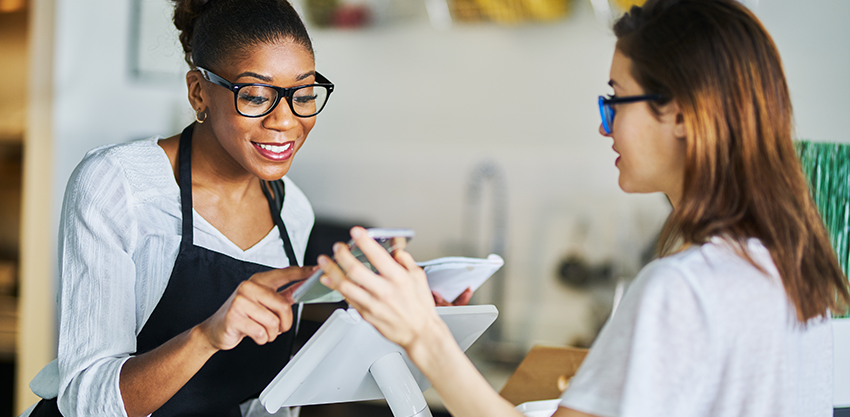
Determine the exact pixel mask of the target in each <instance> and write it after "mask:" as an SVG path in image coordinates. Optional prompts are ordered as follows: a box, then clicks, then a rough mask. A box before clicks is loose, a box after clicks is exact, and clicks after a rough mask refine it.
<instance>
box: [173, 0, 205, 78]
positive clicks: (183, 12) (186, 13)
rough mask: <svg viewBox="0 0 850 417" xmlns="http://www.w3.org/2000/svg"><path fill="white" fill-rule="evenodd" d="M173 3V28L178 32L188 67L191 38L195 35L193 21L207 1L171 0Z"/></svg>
mask: <svg viewBox="0 0 850 417" xmlns="http://www.w3.org/2000/svg"><path fill="white" fill-rule="evenodd" d="M172 1H173V2H174V19H173V20H174V26H175V27H176V28H177V30H179V31H180V44H181V45H182V46H183V54H184V55H185V58H184V59H185V60H186V63H187V64H189V67H192V68H194V66H195V65H194V64H193V63H192V37H193V35H194V34H195V21H196V20H197V19H198V16H200V15H201V10H202V9H203V8H204V6H206V5H207V3H208V2H209V0H172Z"/></svg>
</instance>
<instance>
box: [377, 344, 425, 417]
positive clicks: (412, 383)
mask: <svg viewBox="0 0 850 417" xmlns="http://www.w3.org/2000/svg"><path fill="white" fill-rule="evenodd" d="M369 373H370V374H372V377H373V378H375V382H376V383H378V387H379V388H380V389H381V392H382V393H383V394H384V398H386V399H387V404H389V406H390V410H392V412H393V416H395V417H431V410H430V409H428V404H427V403H426V402H425V397H424V396H422V392H420V391H419V385H417V384H416V380H415V379H413V374H411V373H410V370H409V369H407V364H405V363H404V359H402V358H401V354H400V353H398V352H392V353H388V354H386V355H385V356H383V357H382V358H381V359H378V360H376V361H375V363H373V364H372V366H370V367H369Z"/></svg>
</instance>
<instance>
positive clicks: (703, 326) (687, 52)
mask: <svg viewBox="0 0 850 417" xmlns="http://www.w3.org/2000/svg"><path fill="white" fill-rule="evenodd" d="M614 32H615V34H616V35H617V39H618V40H617V45H616V50H615V52H614V56H613V61H612V64H611V75H610V82H609V84H610V85H611V87H612V88H613V90H614V95H612V96H608V97H600V99H599V106H600V112H601V114H602V125H601V126H600V133H601V134H602V135H603V136H605V137H608V138H611V139H612V141H613V149H614V151H615V152H616V153H617V154H618V157H617V160H616V162H615V164H616V165H617V168H618V169H619V171H620V176H619V185H620V187H621V188H622V189H623V190H624V191H626V192H629V193H650V192H662V193H664V194H666V196H667V197H668V198H669V200H670V202H671V204H672V206H673V211H672V213H671V214H670V217H669V219H668V221H667V224H666V226H665V228H664V230H663V232H662V236H661V238H660V240H659V258H658V259H657V260H655V261H653V262H652V263H650V264H649V265H647V266H646V267H645V268H644V269H643V270H642V271H641V272H640V273H639V274H638V276H637V277H636V278H635V281H634V282H633V283H632V285H631V287H630V288H629V290H628V292H627V294H626V295H625V297H624V298H623V300H622V302H621V303H620V305H619V307H618V309H617V312H616V314H615V315H614V316H613V317H611V318H610V319H609V321H608V323H606V325H605V327H604V328H603V329H602V331H601V333H600V335H599V336H598V338H597V339H596V341H595V342H594V344H593V346H592V347H591V349H590V353H589V354H588V356H587V358H586V359H585V361H584V363H583V364H582V366H581V369H580V370H579V371H578V373H577V375H576V376H575V377H574V378H573V379H572V380H571V383H570V386H569V388H568V389H567V391H566V392H565V393H564V394H563V396H562V400H561V407H560V408H559V409H558V411H557V412H556V413H555V416H557V417H565V416H586V415H592V416H594V415H595V416H724V417H725V416H730V417H731V416H789V417H790V416H831V415H832V395H833V390H832V372H833V369H832V331H831V326H830V323H829V320H830V315H831V314H832V313H845V312H846V311H847V308H848V305H850V294H848V288H847V281H846V278H845V276H844V274H843V273H842V271H841V269H840V267H839V265H838V262H837V260H836V257H835V255H834V253H833V251H832V248H831V246H830V243H829V239H828V236H827V234H826V231H825V229H824V226H823V224H822V222H821V220H820V217H819V215H818V213H817V211H816V208H815V206H814V204H813V202H812V199H811V197H810V195H809V191H808V189H807V185H806V181H805V179H804V177H803V174H802V171H801V168H800V165H799V162H798V160H797V157H796V154H795V152H794V147H793V144H792V112H791V102H790V97H789V93H788V87H787V85H786V82H785V77H784V74H783V70H782V64H781V62H780V58H779V54H778V52H777V49H776V47H775V45H774V43H773V41H772V39H771V38H770V36H769V35H768V33H767V32H766V31H765V29H764V27H763V26H762V25H761V23H760V22H759V21H758V20H757V19H756V17H755V16H754V15H753V14H752V13H751V12H750V11H748V10H747V9H746V8H744V7H743V6H741V5H740V4H738V3H737V2H735V1H733V0H649V1H648V2H647V3H646V4H645V5H644V6H643V7H635V8H632V10H631V11H630V12H629V13H628V14H626V15H625V16H624V17H623V18H622V19H620V20H619V21H618V22H617V23H616V25H615V26H614ZM615 115H616V117H615ZM352 237H353V238H354V239H355V241H356V243H357V244H358V246H360V248H361V249H362V250H363V252H364V253H366V254H367V256H369V259H370V260H371V262H372V265H374V266H375V267H377V268H378V270H379V271H380V275H376V274H373V273H372V272H371V271H370V270H368V269H367V268H365V267H364V266H363V265H362V264H360V263H359V262H357V261H356V260H355V259H354V258H353V257H352V256H350V254H349V252H348V251H347V249H346V247H345V246H344V245H337V246H336V247H335V251H336V259H337V262H338V264H335V263H333V262H331V261H330V259H329V258H320V260H319V263H320V265H321V267H322V269H323V270H324V271H325V273H326V276H325V277H323V280H324V281H325V282H327V284H326V285H329V286H331V287H333V288H336V289H338V290H339V291H340V292H341V293H343V294H344V295H345V296H346V298H347V299H348V302H349V304H351V305H352V306H354V307H356V308H357V309H358V310H359V311H360V313H361V314H362V316H363V317H364V318H365V319H366V320H368V321H370V322H371V323H373V324H374V325H375V327H376V328H377V329H378V330H379V331H380V332H381V333H382V334H384V335H385V336H386V337H387V338H389V339H390V340H392V341H394V342H396V343H398V344H400V345H401V346H403V347H404V348H405V349H406V350H407V353H408V355H409V356H410V358H411V359H412V360H413V362H414V363H415V364H416V365H417V366H418V367H419V368H420V369H421V370H422V371H423V372H424V373H425V375H426V376H427V377H428V379H429V380H430V381H431V382H432V384H433V386H434V387H435V388H436V389H437V392H438V393H439V394H440V396H441V397H442V399H443V401H444V403H445V405H446V407H447V408H448V409H449V411H450V412H452V414H454V415H457V416H482V415H486V416H498V415H516V414H517V412H516V411H515V410H513V407H512V406H511V405H510V404H509V403H508V402H507V401H506V400H504V399H502V398H500V397H499V396H498V395H497V394H496V392H495V391H493V390H492V389H491V388H490V387H489V385H488V384H487V383H486V381H485V380H484V379H483V378H482V377H481V376H480V374H478V373H477V372H476V370H475V368H474V367H473V365H472V364H471V363H470V362H469V361H468V360H467V359H466V357H465V356H464V355H463V353H462V352H461V350H460V349H459V348H458V346H457V345H456V344H455V343H453V341H451V338H450V337H448V336H447V335H448V330H447V328H446V326H445V325H444V323H442V322H441V320H440V318H439V316H438V315H437V314H436V313H435V311H434V308H433V302H432V300H431V298H430V297H429V293H428V287H427V282H426V279H425V276H424V274H423V272H422V271H421V270H420V269H419V268H417V266H416V264H415V263H414V261H413V259H412V258H411V257H410V255H409V254H407V253H406V252H403V251H400V252H397V253H396V255H395V257H394V258H393V257H391V256H390V255H388V254H387V253H386V252H385V251H383V250H381V249H380V247H378V246H377V245H376V244H375V243H374V242H372V241H371V239H369V238H368V237H366V235H365V233H363V230H362V229H359V228H355V229H353V230H352Z"/></svg>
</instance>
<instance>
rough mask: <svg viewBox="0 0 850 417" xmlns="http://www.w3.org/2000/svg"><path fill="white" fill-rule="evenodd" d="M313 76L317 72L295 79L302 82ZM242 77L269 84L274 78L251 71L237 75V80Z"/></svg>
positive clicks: (307, 73)
mask: <svg viewBox="0 0 850 417" xmlns="http://www.w3.org/2000/svg"><path fill="white" fill-rule="evenodd" d="M311 75H313V76H315V75H316V71H310V72H306V73H304V74H301V75H299V76H297V77H295V81H301V80H303V79H305V78H307V77H309V76H311ZM242 77H253V78H256V79H258V80H261V81H265V82H267V83H270V82H272V77H269V76H267V75H262V74H257V73H256V72H251V71H245V72H243V73H241V74H239V75H237V76H236V79H237V80H238V79H240V78H242Z"/></svg>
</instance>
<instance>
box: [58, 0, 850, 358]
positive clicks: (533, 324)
mask: <svg viewBox="0 0 850 417" xmlns="http://www.w3.org/2000/svg"><path fill="white" fill-rule="evenodd" d="M146 1H149V0H146ZM163 1H164V0H163ZM758 7H759V8H758V11H757V14H758V15H759V16H761V17H762V18H763V19H764V23H765V25H766V26H767V28H768V30H769V31H771V33H772V34H773V36H774V38H775V40H776V42H777V43H778V45H779V49H780V52H781V53H782V56H783V58H784V61H785V64H786V68H787V72H788V79H789V83H790V85H791V90H792V94H793V99H794V105H795V109H796V112H797V132H798V135H799V136H800V137H802V138H812V139H819V140H828V141H850V137H848V136H847V135H846V134H845V133H844V131H843V126H842V124H841V123H839V122H838V121H840V120H843V118H844V117H845V116H846V114H850V101H848V100H847V99H846V95H847V94H848V93H850V79H848V77H847V76H846V74H847V73H848V72H850V71H849V70H850V48H847V42H848V40H850V29H848V27H847V25H846V24H845V23H844V18H843V16H846V15H848V14H850V2H847V1H843V0H831V1H826V0H822V1H818V2H806V3H804V2H799V1H792V0H773V1H772V0H761V2H760V4H759V6H758ZM129 15H130V0H121V1H116V0H85V1H83V0H65V1H60V2H58V9H57V11H56V18H57V22H56V23H57V27H56V46H57V59H56V86H55V115H56V118H55V120H56V122H55V126H54V131H55V132H56V137H55V141H56V155H54V156H53V157H52V158H51V157H50V156H48V155H46V156H45V163H50V162H49V161H51V160H52V161H54V163H55V178H56V183H55V196H56V208H55V212H56V213H58V210H59V204H61V195H62V190H63V189H64V185H65V182H66V181H67V178H68V175H69V174H70V172H71V170H72V169H73V167H74V166H75V165H76V163H77V162H78V161H79V160H80V159H81V158H82V156H83V155H84V153H85V151H86V150H88V149H90V148H92V147H94V146H96V145H100V144H107V143H112V142H119V141H126V140H130V139H134V138H140V137H144V136H147V135H150V134H156V133H158V134H164V135H169V134H173V133H176V132H178V131H179V129H180V127H181V126H182V125H183V124H184V123H186V122H187V121H188V120H191V113H190V111H191V110H190V109H189V108H188V105H187V104H185V103H186V99H185V95H186V94H185V87H183V86H182V83H181V81H180V77H179V76H175V78H174V80H175V81H171V82H161V83H146V82H140V81H136V80H133V79H132V78H131V77H130V75H129V70H128V58H127V45H128V42H129V39H128V33H129V25H128V20H129ZM164 18H165V17H164ZM311 33H312V36H313V38H314V46H315V49H316V55H317V65H316V67H317V69H318V70H319V71H321V72H322V73H323V74H325V75H326V76H327V77H329V78H330V79H331V80H333V81H334V82H335V83H336V85H337V90H336V92H335V93H334V95H333V96H332V98H331V102H330V104H329V105H328V108H327V109H326V110H325V112H324V113H322V115H321V116H320V117H319V122H318V124H317V127H316V128H315V129H314V131H313V133H312V134H311V136H310V139H309V141H308V143H307V146H305V147H304V148H303V150H302V151H301V152H300V153H299V155H298V157H297V159H296V162H295V164H294V167H293V169H292V171H291V176H292V178H293V179H295V180H296V181H297V182H298V184H299V185H300V186H301V187H302V189H303V190H304V191H305V192H306V193H307V195H308V197H310V199H311V201H312V202H313V205H314V207H315V210H316V212H317V214H318V215H322V216H333V217H338V218H345V219H360V220H363V221H367V222H369V223H372V224H374V225H380V226H399V227H412V228H414V229H416V230H417V232H418V234H417V237H416V239H415V240H414V243H413V245H412V247H411V248H410V249H411V251H412V252H413V253H414V255H415V256H416V257H417V258H419V259H430V258H433V257H438V256H444V255H450V254H455V253H456V248H457V244H458V242H459V241H460V239H461V238H462V236H461V234H460V229H461V217H462V209H463V196H464V190H465V187H466V182H467V178H468V176H469V174H470V171H471V170H472V169H473V167H474V166H475V165H476V164H478V163H479V162H481V161H483V160H492V161H495V162H496V163H497V164H499V166H501V168H502V169H503V171H504V173H505V175H506V179H507V192H508V196H509V201H510V203H509V206H508V215H509V225H508V226H509V229H508V233H509V238H510V244H509V246H508V251H507V256H508V261H509V263H508V265H507V267H506V268H507V278H508V282H509V285H508V289H509V294H510V297H509V300H508V302H507V303H506V305H504V306H502V307H503V309H504V311H505V312H506V314H505V315H504V316H503V317H502V318H501V320H504V322H505V323H506V325H507V326H508V327H507V332H508V336H509V337H510V338H512V339H513V340H516V341H518V342H520V343H523V344H525V343H530V342H531V341H547V342H550V343H569V342H572V341H573V340H575V339H576V338H582V337H586V336H587V335H589V334H590V333H591V332H592V329H591V325H590V324H589V321H588V320H587V319H586V318H587V317H588V316H589V315H590V314H591V297H588V296H586V295H583V294H580V293H577V292H576V291H574V290H570V289H567V288H564V287H561V286H559V285H556V284H555V281H554V268H555V266H556V264H557V262H558V260H559V259H560V258H561V257H562V256H563V255H565V254H567V253H569V252H577V253H582V254H584V255H585V256H587V257H588V258H590V259H592V260H602V259H606V258H612V259H614V260H615V261H617V262H618V263H619V264H621V267H622V270H623V271H624V273H629V272H632V273H633V272H634V271H633V269H634V266H633V264H634V263H635V261H634V258H635V257H636V253H637V249H638V248H640V247H642V246H644V245H645V244H647V242H648V241H649V240H650V239H651V237H652V236H653V234H654V233H655V232H656V230H657V228H658V227H659V226H660V224H661V222H662V221H663V217H664V216H665V215H666V212H667V207H666V202H665V201H664V199H663V197H662V196H659V195H644V196H627V195H625V194H624V193H622V192H621V191H620V190H619V189H618V187H617V183H616V179H617V170H616V168H615V167H614V154H613V152H612V151H611V150H610V146H611V143H610V141H609V140H607V139H605V138H602V137H600V136H599V135H598V133H597V127H598V124H599V116H598V110H597V106H596V97H597V96H598V95H599V94H603V93H608V92H609V91H608V87H607V86H606V82H607V80H608V66H609V64H610V58H611V54H612V48H613V45H614V38H613V36H612V35H611V33H610V31H609V30H608V29H607V28H606V27H605V26H604V25H602V24H600V23H599V22H598V21H597V20H595V18H594V17H593V14H592V13H591V11H590V6H589V3H588V2H587V1H586V0H579V1H577V3H576V11H575V13H574V15H573V16H571V17H570V18H569V19H567V20H565V21H563V22H559V23H557V24H553V25H540V26H530V25H529V26H519V27H508V28H506V27H498V26H492V25H485V24H481V25H468V26H464V25H459V26H456V27H454V28H451V29H450V30H447V31H436V30H434V29H432V28H431V27H430V26H429V24H428V23H427V20H425V19H424V18H423V17H420V18H418V19H413V20H411V21H409V22H407V23H405V24H394V25H388V26H383V27H376V28H371V29H367V30H360V31H336V30H312V32H311ZM54 222H55V223H56V224H58V222H57V220H56V219H55V218H54ZM582 225H584V226H582ZM583 230H584V231H583ZM54 247H55V246H54ZM54 258H55V254H54Z"/></svg>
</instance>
